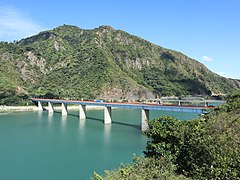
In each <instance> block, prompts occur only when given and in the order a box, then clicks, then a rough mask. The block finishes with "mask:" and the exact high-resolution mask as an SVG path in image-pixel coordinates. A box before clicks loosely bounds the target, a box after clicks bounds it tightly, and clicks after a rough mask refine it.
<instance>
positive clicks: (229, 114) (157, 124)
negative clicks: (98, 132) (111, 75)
mask: <svg viewBox="0 0 240 180" xmlns="http://www.w3.org/2000/svg"><path fill="white" fill-rule="evenodd" d="M149 125H150V128H149V130H148V131H147V132H146V135H147V136H148V137H149V138H150V140H149V141H148V143H147V147H146V150H145V151H144V154H145V157H142V158H137V157H134V158H133V160H134V161H133V164H131V165H122V166H121V167H120V168H119V169H118V170H116V171H106V174H105V175H104V176H100V175H99V174H97V173H95V174H94V177H93V179H240V91H239V92H236V93H234V94H232V95H229V96H228V99H227V102H226V103H225V104H223V105H221V106H219V107H218V108H217V109H215V110H214V111H213V112H210V113H209V114H207V115H205V116H204V117H203V118H199V119H196V120H191V121H180V120H177V119H174V118H173V117H166V116H164V117H160V118H157V119H154V120H152V121H150V123H149Z"/></svg>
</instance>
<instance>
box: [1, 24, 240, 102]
mask: <svg viewBox="0 0 240 180" xmlns="http://www.w3.org/2000/svg"><path fill="white" fill-rule="evenodd" d="M0 77H1V80H0V99H1V101H0V103H1V104H4V103H5V104H6V103H11V102H12V101H14V98H17V97H19V96H21V97H25V98H26V97H27V96H29V95H30V96H31V95H33V96H39V95H46V94H47V95H48V96H49V95H51V96H55V97H59V98H76V99H81V98H88V99H93V98H104V99H112V100H114V99H116V100H117V99H134V100H138V99H146V98H154V97H156V96H166V95H177V96H181V95H211V94H225V93H229V92H231V91H232V90H234V89H238V88H239V87H240V82H239V81H237V80H232V79H227V78H224V77H221V76H219V75H217V74H215V73H213V72H211V71H210V70H208V69H207V68H206V67H205V66H204V65H203V64H201V63H199V62H197V61H196V60H194V59H191V58H189V57H187V56H186V55H184V54H182V53H180V52H177V51H173V50H170V49H166V48H163V47H160V46H157V45H155V44H152V43H150V42H148V41H146V40H144V39H141V38H139V37H136V36H133V35H130V34H128V33H126V32H124V31H121V30H115V29H113V28H112V27H109V26H100V27H99V28H96V29H93V30H84V29H80V28H78V27H76V26H69V25H63V26H60V27H57V28H55V29H53V30H49V31H44V32H40V33H39V34H37V35H35V36H32V37H29V38H26V39H22V40H20V41H18V42H14V43H7V42H1V43H0ZM26 95H27V96H26ZM9 97H10V98H9Z"/></svg>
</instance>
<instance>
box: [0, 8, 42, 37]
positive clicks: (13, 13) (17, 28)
mask: <svg viewBox="0 0 240 180" xmlns="http://www.w3.org/2000/svg"><path fill="white" fill-rule="evenodd" d="M41 30H43V28H42V27H41V26H40V25H38V24H37V23H36V22H34V21H33V20H32V19H31V18H30V17H29V16H28V15H27V14H26V13H24V12H21V11H19V10H17V9H15V8H12V7H1V6H0V41H13V40H19V39H21V38H24V37H28V36H31V35H33V34H36V33H38V32H39V31H41Z"/></svg>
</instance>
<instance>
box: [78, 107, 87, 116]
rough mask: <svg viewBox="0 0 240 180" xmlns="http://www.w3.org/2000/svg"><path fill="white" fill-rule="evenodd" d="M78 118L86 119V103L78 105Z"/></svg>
mask: <svg viewBox="0 0 240 180" xmlns="http://www.w3.org/2000/svg"><path fill="white" fill-rule="evenodd" d="M79 119H86V105H79Z"/></svg>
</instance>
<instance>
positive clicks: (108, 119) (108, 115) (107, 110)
mask: <svg viewBox="0 0 240 180" xmlns="http://www.w3.org/2000/svg"><path fill="white" fill-rule="evenodd" d="M111 123H112V108H111V107H106V106H105V107H104V124H111Z"/></svg>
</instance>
